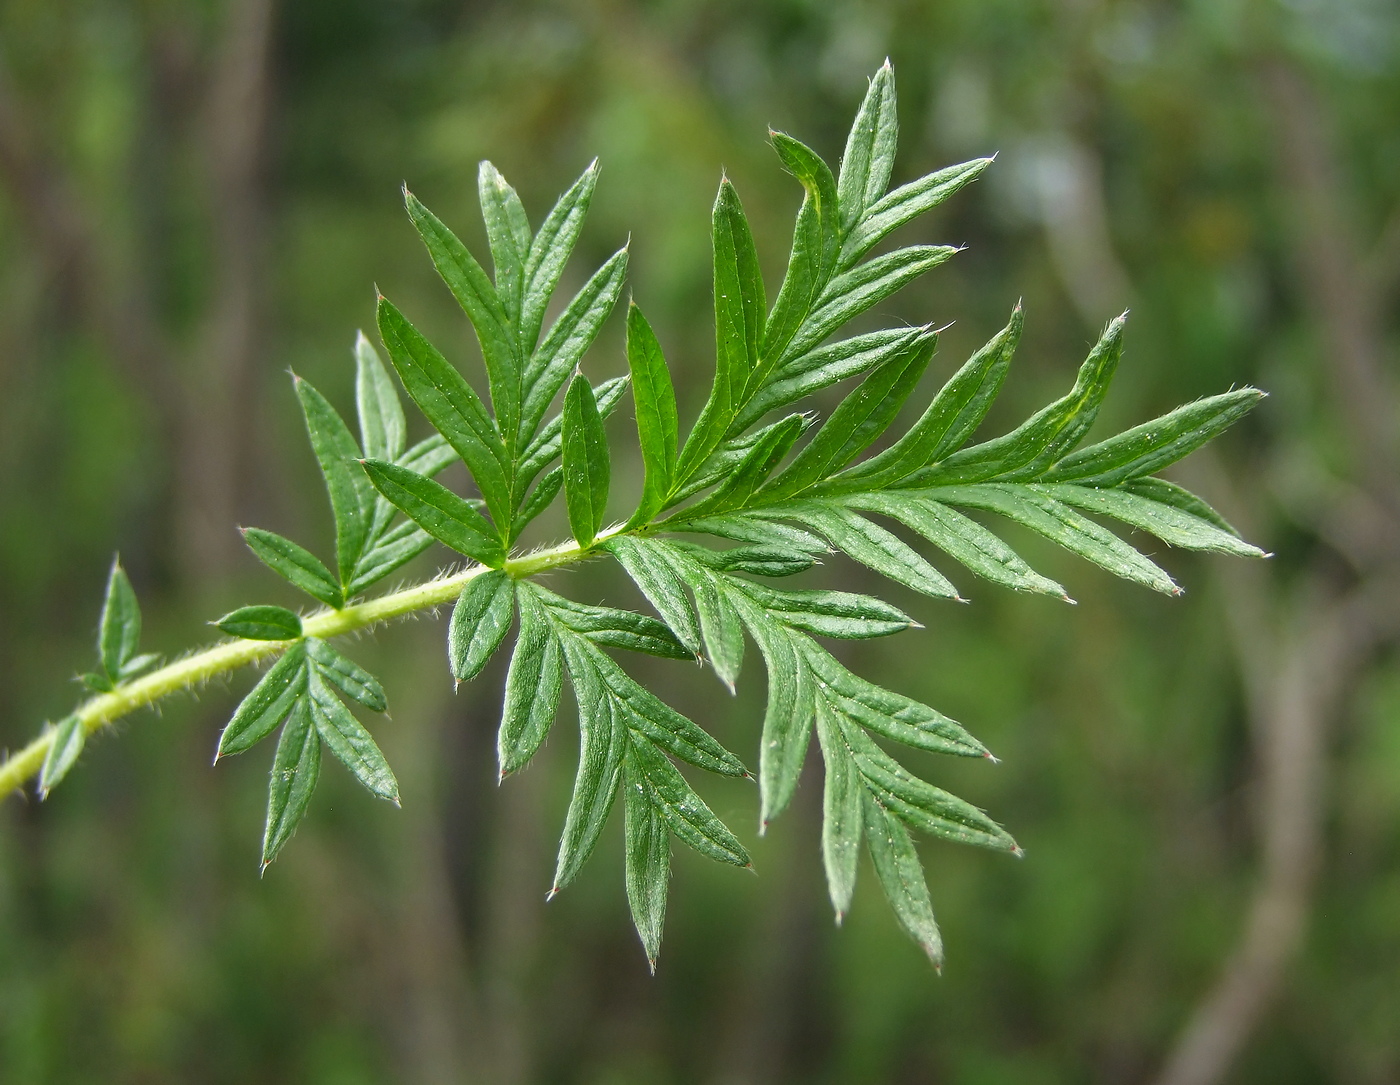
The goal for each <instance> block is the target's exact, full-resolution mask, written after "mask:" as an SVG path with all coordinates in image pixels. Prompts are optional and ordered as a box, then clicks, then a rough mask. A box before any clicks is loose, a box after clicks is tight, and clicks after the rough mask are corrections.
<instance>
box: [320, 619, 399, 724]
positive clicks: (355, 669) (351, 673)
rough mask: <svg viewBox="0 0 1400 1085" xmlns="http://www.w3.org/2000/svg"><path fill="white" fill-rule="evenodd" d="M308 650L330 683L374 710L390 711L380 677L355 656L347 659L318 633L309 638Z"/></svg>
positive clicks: (322, 675)
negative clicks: (365, 667) (364, 666)
mask: <svg viewBox="0 0 1400 1085" xmlns="http://www.w3.org/2000/svg"><path fill="white" fill-rule="evenodd" d="M305 643H306V654H307V655H308V656H310V657H311V660H312V662H314V663H315V664H316V670H317V672H318V673H319V674H320V675H321V677H322V678H324V679H325V680H326V681H328V682H329V683H330V684H331V685H333V686H334V687H335V688H336V689H338V690H340V692H341V693H343V694H345V696H347V697H349V698H350V699H351V700H353V701H358V702H359V703H360V704H362V705H364V706H365V707H366V708H368V709H370V710H371V711H374V712H387V711H389V701H388V698H386V697H385V696H384V687H383V686H381V685H380V684H379V679H378V678H376V677H374V675H372V674H370V673H369V671H367V670H365V669H364V668H363V667H361V666H360V665H359V664H358V663H356V662H355V661H354V660H352V659H347V658H346V657H345V656H343V655H341V654H340V653H339V652H338V651H336V650H335V649H334V648H332V647H331V646H330V645H329V644H327V643H326V642H325V641H323V640H321V639H320V638H319V637H307V638H306V642H305Z"/></svg>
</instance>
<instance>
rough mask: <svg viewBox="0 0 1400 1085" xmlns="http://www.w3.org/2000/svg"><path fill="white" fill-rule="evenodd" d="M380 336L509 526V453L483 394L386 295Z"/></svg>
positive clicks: (497, 518) (414, 394)
mask: <svg viewBox="0 0 1400 1085" xmlns="http://www.w3.org/2000/svg"><path fill="white" fill-rule="evenodd" d="M379 334H380V336H381V337H382V338H383V340H384V345H385V346H386V347H387V348H388V350H389V360H390V361H391V362H393V364H394V368H395V369H396V370H398V374H399V379H400V380H401V381H403V386H404V388H405V389H407V391H408V394H409V395H410V396H411V397H412V398H413V402H414V403H416V404H418V407H419V409H420V410H422V412H423V413H424V414H425V415H426V416H427V418H428V421H429V422H431V423H432V424H433V428H434V429H436V430H437V431H438V432H439V433H441V434H442V435H443V437H445V438H447V443H448V444H450V445H451V446H452V447H453V448H454V449H455V450H456V452H457V454H458V455H459V456H461V457H462V459H463V461H465V463H466V465H467V468H468V469H469V470H470V471H471V473H472V478H473V479H475V480H476V484H477V486H478V487H480V489H481V496H482V497H483V498H485V499H486V505H487V507H488V508H489V509H490V510H491V516H492V518H493V519H494V520H495V521H496V522H497V523H498V524H508V523H509V522H510V512H511V511H512V510H510V509H509V507H508V506H509V504H510V487H509V486H508V485H507V483H506V472H505V468H504V466H503V464H504V462H505V451H504V449H503V448H502V447H501V438H500V434H499V433H498V432H497V430H496V424H495V423H494V422H493V421H492V420H491V416H490V415H489V414H488V413H487V411H486V407H485V405H484V404H483V403H482V402H481V398H480V397H479V396H478V395H477V394H476V392H475V391H474V390H473V389H472V387H471V385H469V384H468V383H467V382H466V379H465V378H464V377H463V376H462V374H460V373H458V372H457V370H456V369H454V368H453V367H452V366H451V365H449V364H448V362H447V359H446V358H444V357H443V356H442V355H441V354H439V353H438V351H437V348H435V347H434V346H433V345H432V344H431V343H429V342H428V341H427V340H426V339H424V338H423V336H422V335H421V334H420V333H419V331H418V329H417V328H415V327H414V326H413V325H412V324H410V323H409V322H408V321H407V320H405V319H404V317H403V314H402V313H400V312H399V311H398V309H396V308H395V307H394V305H393V303H392V302H390V301H389V300H388V299H387V298H382V297H381V298H380V299H379ZM385 496H388V495H387V494H386V495H385ZM390 500H391V501H392V500H393V499H392V498H390Z"/></svg>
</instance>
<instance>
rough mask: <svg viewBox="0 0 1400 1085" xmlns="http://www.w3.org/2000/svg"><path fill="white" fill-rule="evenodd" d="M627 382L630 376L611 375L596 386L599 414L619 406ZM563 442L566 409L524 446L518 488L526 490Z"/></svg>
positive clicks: (518, 473)
mask: <svg viewBox="0 0 1400 1085" xmlns="http://www.w3.org/2000/svg"><path fill="white" fill-rule="evenodd" d="M628 383H629V378H627V377H612V378H610V379H608V380H605V381H602V382H601V383H599V384H595V385H594V386H593V398H594V399H595V400H596V401H597V403H598V414H599V415H601V416H602V417H603V418H607V417H608V416H609V415H611V414H612V413H613V411H615V410H616V409H617V405H618V404H619V403H621V402H622V396H623V394H624V393H625V392H626V391H627V385H628ZM563 445H564V415H563V412H560V413H559V414H556V415H555V416H554V417H553V418H551V419H550V420H549V421H548V422H546V423H545V425H544V427H543V428H542V429H541V430H540V431H539V433H537V434H536V435H535V437H534V439H533V440H532V441H531V442H530V446H529V447H528V448H527V449H526V450H525V454H524V456H523V457H522V459H521V461H520V466H519V467H518V468H516V472H515V478H516V486H517V487H518V488H519V492H522V493H523V492H524V488H525V487H526V486H528V485H529V484H530V481H531V480H532V479H533V478H534V477H535V476H536V475H538V474H539V473H540V472H541V471H542V470H544V469H545V467H547V466H548V465H549V464H550V463H551V462H553V461H554V460H555V459H557V458H558V456H559V453H560V451H561V450H562V448H563Z"/></svg>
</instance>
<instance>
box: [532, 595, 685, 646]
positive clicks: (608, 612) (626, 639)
mask: <svg viewBox="0 0 1400 1085" xmlns="http://www.w3.org/2000/svg"><path fill="white" fill-rule="evenodd" d="M535 594H536V595H538V596H539V598H540V599H541V600H542V601H543V602H544V604H545V606H547V607H548V608H549V611H550V613H551V614H552V615H553V616H554V618H555V620H556V621H558V623H559V624H560V625H562V626H563V627H564V628H565V629H570V630H572V631H573V632H575V633H580V634H582V635H583V636H585V637H587V638H588V639H589V640H590V641H592V642H593V643H594V644H600V645H604V646H606V647H609V648H625V649H627V650H629V651H633V652H646V653H648V654H649V655H656V656H663V657H665V658H667V659H693V658H694V656H693V654H692V653H690V652H687V651H686V650H685V648H684V647H683V646H682V645H681V643H680V642H679V641H678V640H676V638H675V636H674V635H673V634H672V632H671V630H670V628H669V627H668V626H667V625H666V624H665V623H664V622H658V621H657V620H656V619H655V618H649V617H647V616H646V615H645V614H637V613H635V612H633V611H630V610H616V609H614V608H613V607H594V606H589V605H587V604H586V603H576V602H574V601H573V600H572V599H565V598H564V597H563V596H562V595H555V594H554V593H553V592H551V591H546V590H545V589H544V588H538V587H537V588H536V589H535Z"/></svg>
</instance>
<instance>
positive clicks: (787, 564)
mask: <svg viewBox="0 0 1400 1085" xmlns="http://www.w3.org/2000/svg"><path fill="white" fill-rule="evenodd" d="M675 545H677V546H680V547H681V548H682V549H684V550H685V552H686V553H687V554H689V555H690V556H691V557H693V558H695V560H696V561H699V562H701V563H702V564H704V565H705V566H706V567H707V568H710V569H714V570H715V571H716V572H721V573H750V574H752V575H754V576H792V575H794V574H795V573H802V572H806V571H807V570H808V569H810V568H811V567H812V566H813V565H815V564H816V561H815V560H814V559H813V558H812V556H811V554H809V553H807V552H806V551H805V550H790V549H788V548H787V547H782V546H736V547H734V548H733V549H730V550H707V549H706V548H705V547H703V546H695V545H694V544H693V543H676V544H675Z"/></svg>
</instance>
